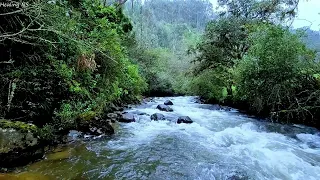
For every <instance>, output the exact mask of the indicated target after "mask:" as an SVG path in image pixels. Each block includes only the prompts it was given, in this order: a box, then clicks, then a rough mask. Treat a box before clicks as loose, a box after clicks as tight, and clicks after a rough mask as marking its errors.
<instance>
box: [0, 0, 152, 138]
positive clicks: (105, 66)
mask: <svg viewBox="0 0 320 180" xmlns="http://www.w3.org/2000/svg"><path fill="white" fill-rule="evenodd" d="M11 11H14V9H12V8H1V10H0V14H1V13H8V12H11ZM39 14H40V15H41V16H40V15H39ZM0 19H1V21H2V22H6V24H7V25H6V26H3V27H1V30H0V34H1V35H0V41H1V42H2V43H1V44H0V51H1V52H0V53H1V54H2V58H1V60H0V71H1V73H0V83H1V84H3V85H4V86H1V87H0V117H3V118H6V119H9V120H10V119H19V120H21V121H31V122H33V123H34V124H35V125H37V126H38V127H40V128H41V132H42V133H41V134H42V135H43V136H45V137H46V138H45V139H48V138H49V137H53V134H54V133H57V132H62V131H64V130H69V129H73V128H76V127H77V119H79V118H80V117H81V118H82V119H91V118H92V116H99V115H100V114H102V113H103V111H104V110H106V109H108V105H110V104H112V103H119V102H127V103H129V102H132V101H136V100H137V98H140V96H141V94H142V93H143V92H144V90H145V89H146V83H145V80H144V79H143V78H142V77H141V76H140V73H139V71H138V67H137V66H136V65H134V64H133V63H132V62H131V61H130V60H129V59H128V58H127V55H126V54H125V51H126V50H125V46H123V42H124V41H123V40H122V39H125V38H126V36H127V34H128V33H129V32H130V31H131V30H132V25H131V22H130V21H129V19H128V18H127V17H126V16H125V15H124V14H123V13H122V9H121V8H116V7H115V6H103V5H102V4H101V2H100V1H98V0H95V1H91V0H82V1H79V3H75V2H68V1H59V2H56V3H47V2H41V1H37V2H35V3H33V4H30V8H28V9H26V10H25V11H21V12H20V11H18V12H17V13H9V14H8V15H4V16H0ZM28 24H29V26H27V25H28ZM20 31H21V32H20ZM17 32H20V34H19V33H18V34H17V35H15V33H17ZM12 60H14V61H12ZM8 91H9V92H10V93H9V98H8ZM8 99H9V100H8Z"/></svg>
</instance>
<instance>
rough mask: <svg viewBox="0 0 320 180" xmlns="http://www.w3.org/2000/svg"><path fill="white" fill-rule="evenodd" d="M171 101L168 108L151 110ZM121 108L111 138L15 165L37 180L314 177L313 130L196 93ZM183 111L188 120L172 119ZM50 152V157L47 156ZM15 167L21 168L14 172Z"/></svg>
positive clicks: (317, 147)
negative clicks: (130, 118)
mask: <svg viewBox="0 0 320 180" xmlns="http://www.w3.org/2000/svg"><path fill="white" fill-rule="evenodd" d="M166 99H170V100H171V101H172V102H173V103H174V105H173V106H172V109H173V110H174V111H173V112H160V111H159V110H157V109H156V106H157V105H158V104H163V102H164V101H165V100H166ZM128 111H132V112H135V111H140V112H145V113H147V114H149V115H151V114H153V113H156V112H158V113H162V114H164V115H165V116H166V118H167V120H165V121H151V120H150V116H149V115H137V122H134V123H129V124H120V125H119V127H118V128H117V133H116V134H115V135H114V136H113V137H110V138H100V139H96V140H92V141H76V142H74V143H71V144H69V145H68V146H67V147H64V148H62V149H61V150H60V152H57V153H55V154H48V155H47V159H45V160H42V161H39V162H37V163H34V164H31V165H29V166H27V167H24V168H23V169H20V170H19V171H20V172H19V173H20V175H21V176H29V175H32V174H33V176H34V177H38V179H117V180H118V179H119V180H120V179H137V180H144V179H148V180H149V179H150V180H164V179H168V180H171V179H172V180H174V179H181V180H189V179H190V180H202V179H203V180H215V179H217V180H224V179H229V180H240V179H257V180H263V179H285V180H286V179H296V180H319V179H320V132H319V131H317V130H316V129H313V128H310V127H304V126H298V125H295V126H289V125H280V124H275V123H269V122H265V121H261V120H257V119H254V118H250V117H248V116H246V115H244V114H241V113H239V112H237V111H236V110H231V111H226V110H215V106H214V105H205V104H198V103H196V101H195V97H173V98H155V99H154V100H153V101H150V102H147V103H145V104H142V105H139V106H137V107H135V108H133V109H130V110H128ZM179 116H189V117H190V118H191V119H192V120H193V121H194V123H193V124H176V123H175V121H176V119H177V118H178V117H179ZM51 156H53V157H51ZM21 172H22V173H21Z"/></svg>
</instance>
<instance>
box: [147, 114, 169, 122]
mask: <svg viewBox="0 0 320 180" xmlns="http://www.w3.org/2000/svg"><path fill="white" fill-rule="evenodd" d="M150 118H151V120H154V121H158V120H165V119H166V118H165V117H164V115H163V114H160V113H154V114H152V115H151V117H150Z"/></svg>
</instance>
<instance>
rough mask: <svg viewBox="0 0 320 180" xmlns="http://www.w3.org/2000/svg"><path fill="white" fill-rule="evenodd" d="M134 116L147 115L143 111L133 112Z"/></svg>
mask: <svg viewBox="0 0 320 180" xmlns="http://www.w3.org/2000/svg"><path fill="white" fill-rule="evenodd" d="M132 113H133V114H137V115H140V116H141V115H147V113H145V112H142V111H133V112H132Z"/></svg>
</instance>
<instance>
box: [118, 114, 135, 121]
mask: <svg viewBox="0 0 320 180" xmlns="http://www.w3.org/2000/svg"><path fill="white" fill-rule="evenodd" d="M118 121H119V122H124V123H130V122H135V121H136V119H135V117H134V115H133V114H132V113H125V114H122V115H121V117H120V118H119V120H118Z"/></svg>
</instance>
